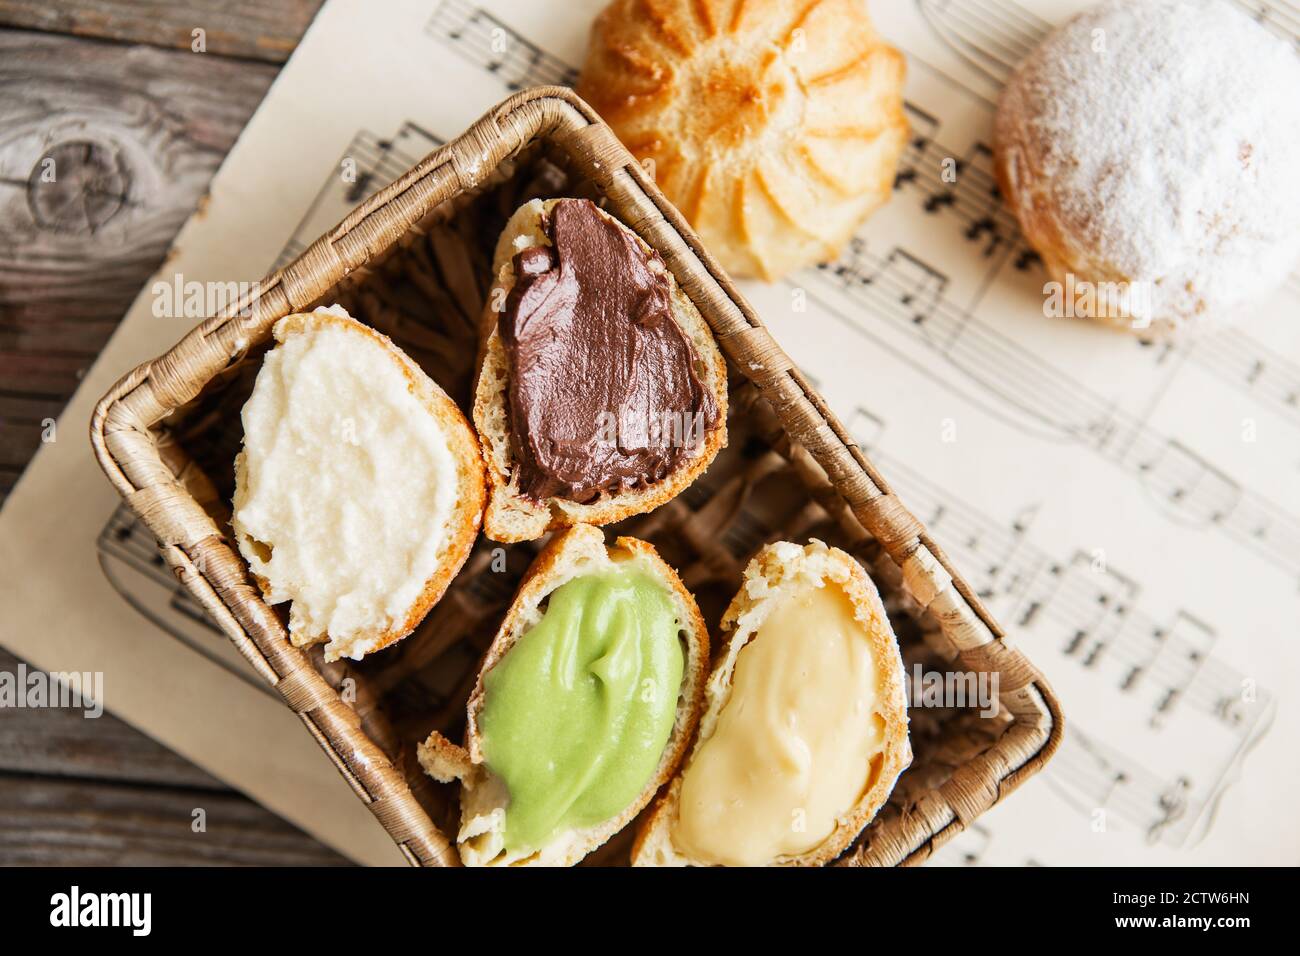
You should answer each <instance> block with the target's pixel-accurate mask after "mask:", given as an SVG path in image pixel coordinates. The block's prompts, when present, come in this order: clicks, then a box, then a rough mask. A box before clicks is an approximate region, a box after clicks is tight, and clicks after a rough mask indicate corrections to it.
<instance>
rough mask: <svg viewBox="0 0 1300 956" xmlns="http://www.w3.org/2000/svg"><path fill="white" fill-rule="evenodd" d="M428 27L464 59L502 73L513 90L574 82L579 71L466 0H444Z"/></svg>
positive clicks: (504, 80) (488, 69) (431, 32)
mask: <svg viewBox="0 0 1300 956" xmlns="http://www.w3.org/2000/svg"><path fill="white" fill-rule="evenodd" d="M425 29H426V31H427V32H428V33H429V34H430V35H432V36H435V37H437V38H439V39H440V40H443V41H444V42H446V43H447V44H448V45H450V46H451V48H452V49H453V50H455V51H456V52H457V53H458V54H460V55H461V56H462V57H463V58H464V59H466V60H468V61H469V62H470V63H472V64H474V65H475V66H479V67H482V68H483V69H485V70H487V71H488V72H489V73H492V74H495V75H496V76H498V77H500V78H501V80H502V81H503V82H504V83H505V85H506V87H507V88H508V89H510V90H521V89H524V88H526V87H530V86H573V85H575V84H576V83H577V81H578V71H577V69H575V68H574V67H572V66H570V65H569V64H567V63H565V62H564V61H563V60H561V59H559V58H558V57H556V56H553V55H552V54H550V53H548V52H546V51H545V50H543V49H542V48H541V47H539V46H538V45H537V44H535V43H533V42H532V41H531V40H528V39H525V38H524V37H523V36H522V35H521V34H520V33H519V32H518V31H517V30H515V29H514V28H513V27H511V26H509V25H508V24H506V23H505V22H504V21H502V20H499V19H497V18H496V17H494V16H493V15H492V14H490V13H488V12H487V11H486V10H484V9H482V8H481V7H473V6H471V5H470V4H469V3H467V2H466V0H443V2H442V3H441V4H440V5H439V6H438V9H437V10H436V11H434V15H433V18H432V19H431V20H430V21H429V23H428V25H427V27H426V28H425Z"/></svg>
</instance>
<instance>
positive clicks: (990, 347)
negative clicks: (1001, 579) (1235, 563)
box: [802, 239, 1300, 579]
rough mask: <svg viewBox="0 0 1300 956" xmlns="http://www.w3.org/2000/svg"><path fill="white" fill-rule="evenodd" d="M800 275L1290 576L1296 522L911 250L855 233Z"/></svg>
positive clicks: (832, 301)
mask: <svg viewBox="0 0 1300 956" xmlns="http://www.w3.org/2000/svg"><path fill="white" fill-rule="evenodd" d="M802 276H807V277H809V278H812V279H813V280H814V281H815V282H818V283H819V284H821V285H823V286H824V287H825V288H826V289H827V291H828V292H830V293H832V294H831V295H827V294H825V293H821V292H819V291H817V290H810V292H809V294H810V295H813V296H814V297H815V298H816V299H817V300H818V301H819V302H821V304H822V305H823V306H824V307H826V308H828V309H829V310H830V311H831V312H832V313H833V314H835V315H837V316H838V317H839V318H840V320H841V321H842V322H844V323H845V324H847V325H848V326H850V327H851V328H855V329H858V330H859V331H863V332H865V331H866V329H865V322H866V321H867V320H866V319H865V318H864V317H865V316H872V317H873V318H874V319H879V320H883V321H886V322H887V323H888V324H890V325H891V326H892V327H894V328H895V329H898V330H901V331H904V332H906V333H907V334H909V335H911V336H913V337H916V338H919V339H920V340H921V341H922V342H923V343H924V344H926V345H927V346H928V347H929V348H931V349H932V350H933V351H935V352H936V353H937V354H939V355H940V356H941V357H943V358H944V359H946V360H947V361H948V362H950V363H951V364H952V365H953V366H954V367H956V368H958V369H960V370H961V371H962V372H963V373H964V374H966V375H967V376H968V377H970V378H971V379H973V380H974V381H976V382H979V383H980V384H982V385H983V386H984V387H985V388H986V389H987V390H988V391H989V392H990V393H991V394H994V395H997V396H998V397H1000V398H1001V399H1002V400H1003V401H1004V402H1006V403H1008V404H1010V405H1011V406H1013V407H1015V408H1017V409H1018V410H1019V411H1020V413H1021V414H1022V415H1023V416H1025V417H1027V418H1028V419H1030V420H1031V421H1036V422H1039V423H1040V424H1041V425H1043V426H1045V427H1046V428H1048V429H1050V430H1051V431H1052V432H1053V433H1054V434H1056V435H1059V436H1060V437H1061V438H1063V439H1067V440H1070V441H1073V442H1076V443H1078V444H1081V445H1083V446H1084V447H1087V448H1091V449H1092V450H1093V451H1095V452H1096V453H1098V454H1099V455H1101V457H1103V458H1104V459H1106V460H1108V461H1110V462H1112V463H1113V464H1116V465H1118V466H1120V467H1121V468H1123V469H1124V470H1126V471H1129V472H1131V473H1133V474H1135V475H1137V476H1138V477H1139V478H1140V479H1141V480H1142V482H1143V485H1144V487H1146V488H1147V489H1148V490H1149V491H1151V492H1152V493H1154V494H1155V495H1157V496H1158V497H1159V498H1160V499H1161V500H1162V501H1163V502H1164V503H1165V504H1166V505H1168V506H1169V507H1170V508H1171V509H1172V510H1173V511H1174V512H1175V513H1176V514H1178V515H1179V516H1181V517H1184V518H1186V519H1189V520H1191V521H1193V522H1195V523H1197V524H1200V525H1204V526H1212V527H1215V528H1218V529H1220V530H1221V531H1223V532H1224V533H1225V534H1226V535H1227V536H1229V537H1230V538H1232V539H1233V540H1235V541H1237V542H1238V543H1240V544H1243V545H1245V546H1246V547H1247V548H1248V549H1249V550H1251V551H1252V552H1254V553H1255V554H1257V555H1258V556H1260V557H1263V558H1264V559H1265V560H1268V561H1270V562H1272V563H1274V564H1276V565H1278V566H1279V567H1280V568H1282V569H1283V570H1284V571H1286V572H1287V573H1291V574H1293V575H1295V576H1296V577H1297V578H1298V579H1300V519H1297V518H1296V517H1295V516H1294V515H1291V514H1289V513H1287V512H1285V511H1283V510H1282V509H1281V508H1279V507H1278V506H1276V505H1275V504H1273V503H1272V502H1271V501H1268V500H1267V499H1265V498H1264V497H1262V496H1260V495H1258V494H1256V493H1255V492H1253V491H1250V490H1249V489H1246V488H1245V487H1243V486H1242V485H1241V484H1240V483H1239V482H1237V481H1236V480H1234V479H1232V478H1230V477H1229V476H1228V475H1227V474H1226V473H1224V472H1223V471H1222V470H1221V469H1219V468H1217V467H1216V466H1214V465H1211V464H1210V463H1209V462H1207V461H1206V460H1204V459H1203V458H1201V457H1200V456H1199V455H1197V454H1196V453H1195V452H1194V451H1192V450H1191V449H1189V448H1187V447H1186V446H1185V445H1183V444H1182V443H1180V442H1179V441H1177V440H1176V439H1173V438H1166V437H1164V436H1161V435H1159V434H1157V433H1156V432H1155V431H1154V430H1153V429H1152V428H1150V427H1149V426H1147V425H1146V424H1145V423H1144V422H1143V421H1141V420H1140V419H1139V418H1137V417H1136V416H1134V415H1132V414H1130V413H1128V412H1126V411H1124V410H1123V409H1122V408H1119V407H1116V405H1115V404H1114V403H1113V402H1111V401H1109V400H1107V399H1105V398H1103V397H1102V396H1100V395H1098V394H1096V393H1095V392H1093V391H1092V390H1090V389H1089V388H1088V387H1087V386H1085V385H1084V384H1083V383H1082V382H1079V381H1076V380H1074V379H1072V378H1071V377H1070V376H1069V375H1068V374H1066V373H1065V372H1064V371H1062V370H1060V369H1058V368H1054V367H1052V366H1050V365H1049V364H1048V363H1046V362H1043V361H1041V360H1039V359H1037V358H1036V357H1034V356H1032V355H1030V354H1029V353H1027V352H1025V350H1024V349H1022V348H1021V347H1020V346H1019V345H1017V344H1016V343H1014V342H1013V341H1011V340H1010V339H1008V338H1007V337H1005V336H1003V335H1002V334H1001V333H999V332H998V331H996V330H995V329H993V328H992V327H990V326H988V325H986V324H985V323H983V322H981V321H980V320H979V319H978V318H976V317H975V316H973V315H972V314H970V313H969V312H967V311H966V310H964V309H962V308H960V307H959V306H957V305H956V304H955V303H953V302H951V301H950V300H949V299H948V298H947V297H946V296H945V295H944V294H943V292H944V289H945V288H946V286H947V281H948V280H947V277H946V276H944V275H943V274H942V273H940V272H939V271H937V270H935V269H934V268H932V267H931V266H929V265H928V264H926V263H925V262H924V261H922V260H921V259H919V258H918V257H916V256H914V255H912V254H911V253H909V252H907V251H906V250H903V249H899V248H895V249H894V250H892V251H891V252H890V253H888V254H887V256H885V257H884V258H879V257H875V256H872V255H871V254H870V253H868V252H867V249H866V246H865V243H863V242H862V241H861V240H860V239H855V240H853V241H852V242H851V243H850V245H849V248H848V250H847V251H846V253H845V255H844V256H842V257H841V259H840V260H839V261H837V262H835V263H832V264H830V265H828V266H824V267H821V268H819V269H817V270H813V271H810V272H806V273H803V274H802ZM843 298H847V299H848V300H849V301H850V302H851V303H852V304H853V306H855V308H853V309H850V310H846V309H844V308H843V306H842V304H841V301H842V299H843Z"/></svg>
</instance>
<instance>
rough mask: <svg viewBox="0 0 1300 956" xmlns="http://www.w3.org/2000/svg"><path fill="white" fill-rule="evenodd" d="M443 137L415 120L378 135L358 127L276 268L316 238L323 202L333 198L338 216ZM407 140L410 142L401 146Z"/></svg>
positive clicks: (402, 171)
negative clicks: (348, 171) (347, 171)
mask: <svg viewBox="0 0 1300 956" xmlns="http://www.w3.org/2000/svg"><path fill="white" fill-rule="evenodd" d="M444 142H445V140H443V139H441V138H440V137H438V136H435V135H434V134H433V133H430V132H429V131H428V130H426V129H424V128H423V127H421V126H419V125H418V124H416V123H412V122H410V121H407V122H405V123H403V124H402V126H401V128H400V129H399V130H398V131H397V133H396V134H394V135H393V136H390V137H386V138H381V137H380V136H378V135H377V134H375V133H373V132H371V131H370V130H364V129H363V130H358V131H357V133H356V135H354V136H353V137H352V140H351V141H350V142H349V143H348V146H347V148H346V149H345V150H344V151H343V155H342V156H340V157H339V161H338V163H336V164H335V166H334V170H333V172H331V174H330V175H329V176H327V177H326V180H325V182H324V184H323V185H322V186H321V188H320V190H319V191H318V192H317V193H316V196H315V198H314V199H313V200H312V201H311V204H310V205H309V206H308V207H307V211H306V212H305V213H304V214H303V216H302V218H301V219H300V220H299V221H298V225H297V226H296V227H294V231H293V234H292V235H291V236H290V237H289V241H288V242H287V243H286V244H285V246H284V249H282V250H281V252H280V255H279V257H278V258H277V259H276V260H275V268H277V269H279V268H281V267H283V266H285V265H287V264H288V263H290V262H292V261H293V260H294V259H296V258H297V257H298V256H300V255H302V253H303V252H304V251H305V250H306V248H307V244H308V243H310V242H312V241H314V240H315V239H316V236H317V234H318V233H319V232H320V229H318V228H316V227H314V226H312V223H313V222H315V221H316V217H317V214H318V213H319V212H320V210H321V209H322V208H323V207H324V205H325V204H326V203H328V202H330V200H331V199H334V200H335V201H334V203H333V205H336V206H338V215H339V218H342V217H343V216H344V215H346V214H347V212H348V211H349V210H350V209H351V208H352V207H353V206H355V205H357V204H358V203H361V202H363V201H364V200H366V199H369V198H370V197H371V196H373V195H374V194H375V193H377V192H378V191H379V190H381V189H383V188H384V187H385V186H387V185H388V184H389V183H391V182H393V181H394V180H395V179H397V177H398V176H400V175H401V174H402V173H404V172H406V170H408V169H409V168H410V167H412V166H414V165H415V164H416V163H418V162H419V161H420V160H421V159H423V158H424V157H425V155H426V154H427V153H429V152H430V151H431V150H433V149H436V148H437V147H439V146H441V145H443V143H444ZM407 143H409V144H410V145H409V146H407V145H404V144H407ZM348 160H352V161H353V163H354V166H353V167H352V172H353V173H354V175H355V178H353V179H351V180H349V179H347V178H345V177H344V167H343V164H344V163H345V162H347V161H348Z"/></svg>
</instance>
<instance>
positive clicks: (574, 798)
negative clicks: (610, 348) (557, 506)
mask: <svg viewBox="0 0 1300 956" xmlns="http://www.w3.org/2000/svg"><path fill="white" fill-rule="evenodd" d="M708 659H709V650H708V633H707V631H706V629H705V626H704V621H703V619H702V618H701V617H700V612H699V609H698V608H697V607H696V604H695V599H694V598H693V597H692V596H691V594H690V592H689V591H687V590H686V589H685V587H683V586H682V583H681V581H680V580H679V579H678V577H677V575H676V573H675V572H674V571H673V570H672V568H670V567H669V566H668V565H667V564H665V563H664V562H663V560H662V559H661V558H660V557H659V555H658V554H657V553H656V552H655V550H654V548H652V547H651V546H650V545H649V544H646V543H645V542H644V541H638V540H636V539H635V538H619V539H618V541H617V542H616V544H615V546H614V547H612V548H607V547H606V546H605V540H604V535H603V534H602V533H601V532H600V530H599V529H597V528H593V527H590V526H588V525H578V526H576V527H573V528H570V529H568V530H566V531H563V532H561V533H559V534H557V535H556V536H555V537H554V538H553V539H552V540H551V542H550V543H549V544H548V545H547V546H546V548H545V549H544V550H543V551H542V552H541V554H539V555H538V557H537V559H536V560H535V561H534V562H533V565H532V567H530V568H529V570H528V574H527V575H526V576H525V578H524V582H523V584H522V585H521V587H520V589H519V592H518V594H517V595H516V596H515V600H514V603H513V604H512V605H511V608H510V611H509V613H508V614H507V615H506V619H505V621H504V622H503V623H502V625H501V629H500V630H499V631H498V632H497V636H496V638H495V640H493V642H492V645H491V647H489V648H488V651H487V654H486V656H485V658H484V661H483V666H482V670H481V671H480V672H479V678H478V681H477V683H476V685H475V687H474V690H473V692H472V694H471V695H470V698H469V704H468V708H467V711H468V713H467V717H468V719H467V731H466V741H465V746H464V747H461V746H458V745H457V744H454V743H452V742H450V741H448V740H447V739H446V738H444V737H443V736H442V735H441V734H438V733H436V732H435V733H434V734H432V735H430V737H429V739H428V740H427V741H426V742H425V743H423V744H421V745H420V747H419V758H420V763H421V765H422V766H423V767H424V769H425V770H426V771H427V772H428V773H429V774H430V776H432V777H434V778H435V779H437V780H440V781H443V782H447V783H449V782H452V781H453V780H459V781H460V784H461V825H460V832H459V834H458V835H457V838H456V842H457V846H458V849H459V850H460V856H461V860H462V861H463V862H464V863H466V864H467V865H470V866H509V865H515V866H519V865H533V866H571V865H573V864H575V863H577V862H578V861H579V860H581V859H582V858H583V857H584V856H586V855H587V854H588V853H590V852H591V851H593V850H595V849H596V848H597V847H599V846H600V845H601V844H603V843H604V842H605V841H606V840H608V839H609V838H610V837H612V836H613V835H614V834H615V833H617V832H618V831H619V830H621V829H623V827H625V826H626V825H627V824H628V823H629V822H630V821H631V820H632V818H633V817H635V816H636V815H637V814H638V813H639V812H640V811H641V810H642V809H643V808H644V807H645V806H646V804H647V803H649V802H650V798H651V797H652V796H654V794H655V792H656V791H658V789H659V788H660V787H661V786H662V785H663V783H664V781H666V780H667V779H668V778H669V777H671V776H672V774H673V772H674V771H675V770H676V769H677V765H678V763H679V762H680V761H681V758H682V755H683V754H684V753H685V752H686V745H687V742H688V741H689V740H690V739H691V736H692V734H693V733H694V732H695V726H696V724H697V722H698V720H699V716H700V711H701V710H702V708H703V703H704V675H705V672H706V671H707V669H708Z"/></svg>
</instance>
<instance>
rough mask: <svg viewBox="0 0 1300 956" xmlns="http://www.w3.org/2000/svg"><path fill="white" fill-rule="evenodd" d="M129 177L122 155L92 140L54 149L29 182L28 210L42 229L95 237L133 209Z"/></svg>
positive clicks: (70, 143) (110, 147)
mask: <svg viewBox="0 0 1300 956" xmlns="http://www.w3.org/2000/svg"><path fill="white" fill-rule="evenodd" d="M130 186H131V176H130V172H129V170H128V168H127V165H126V162H125V160H124V159H123V157H122V154H121V153H120V151H118V150H117V149H116V148H114V147H112V146H111V145H107V144H104V143H99V142H94V141H91V140H71V141H68V142H63V143H59V144H57V145H55V146H53V147H51V148H50V149H48V150H46V151H45V153H44V154H43V155H42V156H41V157H40V159H38V160H37V161H36V164H35V165H34V166H32V171H31V173H29V174H28V177H27V205H28V207H29V208H30V209H31V213H32V219H33V221H35V223H36V224H37V225H38V226H39V227H40V228H42V229H47V230H49V231H51V232H60V233H74V234H79V233H91V234H93V233H94V232H96V231H97V230H98V229H99V228H100V227H101V226H103V225H104V224H105V223H107V222H108V221H109V220H110V219H112V218H113V217H114V216H116V215H117V214H118V213H119V212H120V211H121V210H122V208H123V207H124V206H126V205H129V199H128V197H129V194H130Z"/></svg>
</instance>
